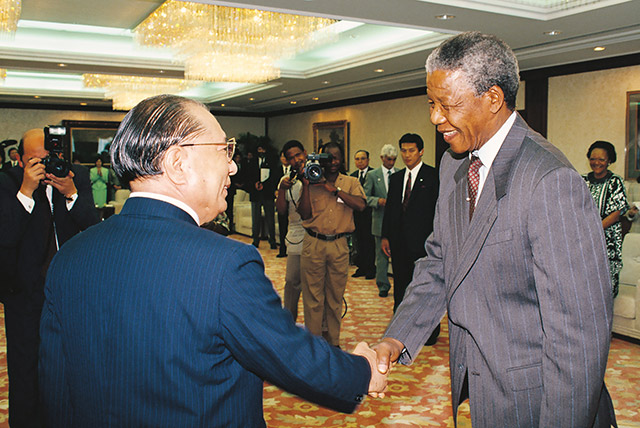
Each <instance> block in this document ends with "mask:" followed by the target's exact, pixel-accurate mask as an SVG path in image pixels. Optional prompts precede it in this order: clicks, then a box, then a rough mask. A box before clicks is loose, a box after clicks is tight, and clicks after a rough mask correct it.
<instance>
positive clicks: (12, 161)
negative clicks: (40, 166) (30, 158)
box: [0, 140, 20, 171]
mask: <svg viewBox="0 0 640 428" xmlns="http://www.w3.org/2000/svg"><path fill="white" fill-rule="evenodd" d="M16 143H17V141H16V140H5V141H3V142H2V143H1V145H0V147H5V144H6V145H11V144H16ZM7 154H8V156H9V160H7V161H6V162H5V163H4V164H3V165H2V170H3V171H6V170H8V169H10V168H13V167H15V166H19V165H20V154H19V153H18V149H17V148H15V147H11V148H10V149H9V151H8V153H7Z"/></svg>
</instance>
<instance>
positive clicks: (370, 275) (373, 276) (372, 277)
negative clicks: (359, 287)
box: [364, 273, 376, 279]
mask: <svg viewBox="0 0 640 428" xmlns="http://www.w3.org/2000/svg"><path fill="white" fill-rule="evenodd" d="M375 277H376V274H375V273H368V274H366V275H365V276H364V278H365V279H375Z"/></svg>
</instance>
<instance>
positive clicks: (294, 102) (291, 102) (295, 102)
mask: <svg viewBox="0 0 640 428" xmlns="http://www.w3.org/2000/svg"><path fill="white" fill-rule="evenodd" d="M289 104H298V102H297V101H289Z"/></svg>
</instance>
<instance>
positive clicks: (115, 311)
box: [40, 95, 386, 428]
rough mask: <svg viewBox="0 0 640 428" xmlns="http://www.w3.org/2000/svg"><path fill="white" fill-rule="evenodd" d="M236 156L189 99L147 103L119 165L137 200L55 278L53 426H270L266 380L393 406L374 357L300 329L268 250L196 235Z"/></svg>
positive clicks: (213, 209) (49, 357) (75, 243)
mask: <svg viewBox="0 0 640 428" xmlns="http://www.w3.org/2000/svg"><path fill="white" fill-rule="evenodd" d="M234 150H235V140H233V139H230V140H228V139H227V138H226V136H225V133H224V131H223V130H222V128H221V127H220V125H219V124H218V122H217V121H216V119H215V118H214V117H213V116H212V115H211V113H209V111H208V110H207V109H206V107H205V106H203V105H202V104H200V103H197V102H195V101H192V100H189V99H186V98H181V97H176V96H171V95H161V96H158V97H153V98H149V99H147V100H144V101H142V102H141V103H140V104H138V105H137V106H136V107H134V108H133V109H132V110H131V111H130V112H129V113H128V114H127V116H126V117H125V118H124V120H123V121H122V123H121V125H120V128H119V130H118V133H117V134H116V137H115V139H114V141H113V143H112V145H111V160H112V165H113V168H114V169H115V171H116V173H117V174H118V176H119V177H121V178H122V179H123V180H124V182H130V185H131V190H132V193H131V197H130V198H129V199H128V200H127V202H126V203H125V205H124V207H123V209H122V212H121V213H120V214H119V215H117V216H112V217H110V218H109V219H107V220H106V221H104V222H102V223H101V224H100V225H99V226H96V227H94V228H91V229H89V230H88V231H86V232H85V233H83V234H81V235H79V236H78V237H77V238H78V239H74V240H71V241H69V242H68V243H67V245H65V247H64V248H62V250H61V251H60V252H59V253H58V255H57V256H56V257H55V259H54V260H53V262H52V264H51V267H50V269H49V274H48V277H47V283H46V289H45V293H46V301H45V307H44V310H43V316H42V324H41V336H42V345H41V353H40V374H41V387H42V396H43V402H44V404H45V410H46V421H47V424H48V426H52V427H72V426H77V427H142V426H148V427H151V426H152V427H221V428H222V427H224V428H229V427H239V428H240V427H242V428H245V427H264V426H265V421H264V418H263V415H262V388H263V380H267V381H269V382H271V383H273V384H275V385H278V386H280V387H282V388H284V389H286V390H287V391H290V392H292V393H294V394H297V395H300V396H301V397H303V398H306V399H309V400H311V401H314V402H316V403H318V404H320V405H323V406H327V407H329V408H332V409H335V410H338V411H342V412H352V411H354V409H355V408H356V407H357V406H358V404H359V403H360V402H361V401H362V399H363V395H365V394H366V393H367V391H370V392H371V394H372V395H377V392H382V391H383V389H384V387H385V382H386V379H385V378H383V377H380V374H379V373H378V372H377V370H372V367H374V366H373V364H375V352H373V351H372V350H370V349H369V348H368V347H367V346H366V345H365V344H363V343H361V344H359V345H358V347H356V351H357V352H358V353H362V354H364V355H366V358H363V357H361V356H355V355H350V354H347V353H345V352H342V351H340V350H339V349H337V348H335V347H332V346H330V345H329V344H328V343H327V342H325V341H324V340H323V339H322V338H319V337H316V336H312V335H311V334H309V333H308V332H306V331H305V330H304V329H302V328H299V327H297V326H296V325H295V324H294V322H293V320H292V319H291V315H290V314H289V313H288V312H287V311H285V310H284V309H282V307H281V306H280V299H279V298H278V295H277V294H276V292H275V291H274V289H273V286H272V284H271V282H270V281H269V280H268V278H267V277H266V276H265V274H264V266H263V262H262V258H261V257H260V254H259V253H258V251H257V250H256V249H255V248H254V247H252V246H249V245H246V244H243V243H240V242H237V241H232V240H230V239H228V238H225V237H223V236H221V235H217V234H216V233H214V232H211V231H209V230H206V229H203V228H200V227H198V225H199V224H201V223H205V222H208V221H210V220H212V219H213V218H214V217H216V216H217V215H218V214H219V213H221V212H223V211H224V210H225V208H226V201H225V197H226V195H227V188H228V187H229V185H230V180H229V175H230V174H234V173H235V172H236V170H237V168H236V166H235V164H234V162H233V160H232V159H233V153H234ZM372 375H373V376H372Z"/></svg>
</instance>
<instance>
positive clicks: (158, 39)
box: [133, 0, 337, 83]
mask: <svg viewBox="0 0 640 428" xmlns="http://www.w3.org/2000/svg"><path fill="white" fill-rule="evenodd" d="M335 22H336V21H335V20H332V19H326V18H317V17H312V16H299V15H289V14H283V13H277V12H268V11H262V10H255V9H242V8H233V7H226V6H217V5H210V4H201V3H188V2H182V1H176V0H169V1H167V2H165V3H164V4H163V5H162V6H160V7H159V8H158V9H156V11H155V12H153V13H152V14H151V15H149V16H148V17H147V18H146V19H145V20H144V21H142V23H141V24H140V25H138V26H137V27H136V28H135V29H134V30H133V31H134V34H135V36H136V39H137V41H138V42H139V43H140V44H142V45H145V46H159V47H170V48H172V49H174V50H175V51H176V52H177V58H178V59H179V60H181V61H184V65H185V73H184V74H185V78H187V79H194V80H206V81H214V82H249V83H262V82H266V81H268V80H273V79H277V78H278V77H280V68H279V67H278V66H277V65H276V62H277V61H279V60H281V59H286V58H291V57H293V56H294V55H295V54H296V53H298V52H301V51H304V50H307V49H309V48H311V47H314V46H317V45H319V44H321V43H326V42H327V41H330V40H333V39H334V38H335V37H337V34H335V32H334V31H332V29H331V28H329V26H330V25H331V24H333V23H335Z"/></svg>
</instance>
